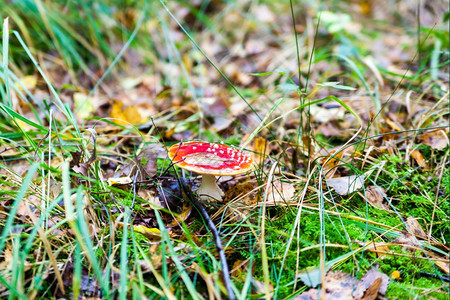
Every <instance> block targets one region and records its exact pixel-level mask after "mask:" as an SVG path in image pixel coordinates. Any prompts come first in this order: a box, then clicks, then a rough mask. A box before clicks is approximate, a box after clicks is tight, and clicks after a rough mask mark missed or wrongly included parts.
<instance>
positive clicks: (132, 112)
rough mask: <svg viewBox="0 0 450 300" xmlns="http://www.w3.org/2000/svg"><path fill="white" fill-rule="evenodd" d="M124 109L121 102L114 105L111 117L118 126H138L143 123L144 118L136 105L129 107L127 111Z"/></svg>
mask: <svg viewBox="0 0 450 300" xmlns="http://www.w3.org/2000/svg"><path fill="white" fill-rule="evenodd" d="M122 108H123V103H122V102H120V101H116V102H114V104H113V105H112V109H111V113H110V116H111V118H114V119H115V121H116V123H117V124H121V125H129V124H133V125H137V124H139V123H140V122H141V120H142V117H141V114H140V113H139V111H138V107H137V106H136V105H130V106H127V107H126V108H125V109H122Z"/></svg>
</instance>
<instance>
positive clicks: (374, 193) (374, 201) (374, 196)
mask: <svg viewBox="0 0 450 300" xmlns="http://www.w3.org/2000/svg"><path fill="white" fill-rule="evenodd" d="M386 197H387V196H386V191H385V189H384V188H382V187H379V186H374V187H370V188H368V189H366V199H367V202H369V204H370V205H372V206H374V207H376V208H379V209H384V210H388V209H389V206H388V205H386V204H384V199H386Z"/></svg>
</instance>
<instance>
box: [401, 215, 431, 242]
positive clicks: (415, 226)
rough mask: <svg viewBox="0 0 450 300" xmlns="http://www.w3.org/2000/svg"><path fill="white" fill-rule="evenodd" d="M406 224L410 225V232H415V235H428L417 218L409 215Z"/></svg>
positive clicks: (424, 236)
mask: <svg viewBox="0 0 450 300" xmlns="http://www.w3.org/2000/svg"><path fill="white" fill-rule="evenodd" d="M406 225H408V227H409V229H408V232H410V233H412V234H414V235H415V236H419V237H421V238H426V237H427V234H426V233H425V231H424V230H423V229H422V226H420V224H419V222H418V221H417V219H416V218H414V217H408V218H407V219H406Z"/></svg>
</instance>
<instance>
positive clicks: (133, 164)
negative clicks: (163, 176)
mask: <svg viewBox="0 0 450 300" xmlns="http://www.w3.org/2000/svg"><path fill="white" fill-rule="evenodd" d="M165 156H166V150H165V149H164V147H163V146H162V145H161V144H156V143H155V144H148V145H146V146H145V148H143V149H142V150H141V152H140V153H139V154H138V156H136V157H135V158H133V159H132V160H131V161H130V162H129V163H127V164H126V165H123V166H122V168H120V170H119V171H117V172H116V173H115V174H114V176H113V177H115V178H120V177H130V178H134V175H135V174H136V172H137V171H138V170H139V174H138V178H137V180H138V181H143V180H145V179H146V178H147V177H153V176H155V174H156V171H157V167H158V166H157V163H156V161H157V159H158V157H165Z"/></svg>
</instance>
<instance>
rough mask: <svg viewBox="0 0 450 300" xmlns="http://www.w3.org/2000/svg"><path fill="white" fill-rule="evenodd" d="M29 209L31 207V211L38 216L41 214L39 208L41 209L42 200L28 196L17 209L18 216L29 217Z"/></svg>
mask: <svg viewBox="0 0 450 300" xmlns="http://www.w3.org/2000/svg"><path fill="white" fill-rule="evenodd" d="M27 206H28V207H30V209H31V211H33V212H34V213H36V215H37V216H39V214H40V210H39V208H40V207H41V198H39V197H37V196H35V195H27V196H26V197H25V198H24V199H23V200H22V201H20V203H19V208H18V209H17V214H18V215H20V216H24V217H27V216H28V208H27Z"/></svg>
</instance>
